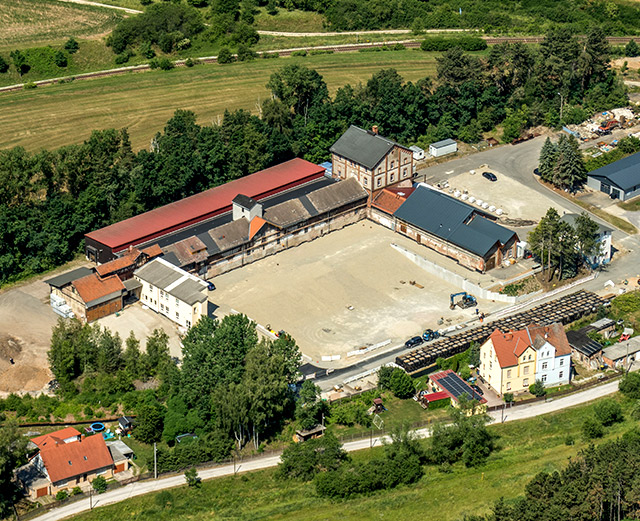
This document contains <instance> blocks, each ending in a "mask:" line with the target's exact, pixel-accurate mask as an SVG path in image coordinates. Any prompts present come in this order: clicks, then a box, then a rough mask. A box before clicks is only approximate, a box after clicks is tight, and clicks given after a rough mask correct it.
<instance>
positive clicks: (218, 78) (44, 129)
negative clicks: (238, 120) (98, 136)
mask: <svg viewBox="0 0 640 521" xmlns="http://www.w3.org/2000/svg"><path fill="white" fill-rule="evenodd" d="M436 56H437V53H423V52H415V51H410V50H407V51H394V52H376V53H343V54H330V55H315V56H306V57H291V58H278V59H271V60H262V59H258V60H255V61H253V62H244V63H233V64H229V65H198V66H196V67H193V68H182V67H181V68H178V69H174V70H171V71H167V72H165V71H158V70H156V71H150V72H143V73H128V74H123V75H120V76H112V77H107V78H99V79H94V80H86V81H76V82H71V83H66V84H59V85H52V86H47V87H40V88H37V89H33V90H23V91H17V92H11V93H4V94H2V95H0V112H1V113H2V114H3V125H2V127H0V143H2V146H3V147H12V146H17V145H21V146H24V147H25V148H27V149H29V150H37V149H40V148H45V147H46V148H48V149H53V148H57V147H60V146H62V145H67V144H72V143H81V142H82V141H84V140H85V139H87V138H88V137H89V136H90V134H91V131H92V130H93V129H106V128H121V127H128V128H129V132H130V134H131V141H132V145H133V146H134V148H136V149H140V148H146V147H147V146H149V142H150V140H151V138H152V137H153V136H154V135H155V134H156V132H158V131H160V130H161V129H162V128H163V127H164V125H165V123H166V122H167V120H168V119H169V118H171V116H172V114H173V112H174V111H175V110H176V109H188V110H193V111H194V112H195V113H196V115H197V116H198V121H199V123H201V124H205V125H206V124H210V123H211V122H212V121H216V120H217V119H218V118H220V117H221V116H222V115H223V114H224V111H225V110H230V111H233V110H236V109H246V110H250V111H252V112H257V108H258V106H259V105H260V104H261V103H262V101H264V100H265V99H267V98H268V96H269V93H268V91H267V89H266V87H265V85H266V83H267V81H268V80H269V77H270V75H271V74H272V73H273V72H274V71H275V70H277V69H279V68H280V67H283V66H284V65H285V64H290V63H296V64H300V65H304V66H306V67H309V68H313V69H315V70H317V71H318V72H319V73H320V74H321V75H322V76H323V78H324V79H325V81H326V82H327V85H328V86H329V90H330V92H331V93H335V91H336V90H337V89H338V88H339V87H341V86H343V85H345V84H347V83H351V84H352V85H355V84H357V83H359V82H365V81H367V80H368V79H369V78H370V77H371V76H372V74H374V73H375V72H377V71H379V70H380V69H384V68H388V67H393V68H395V69H396V70H397V71H398V72H399V73H400V74H401V75H402V76H403V77H404V78H405V79H406V80H411V81H415V80H417V79H419V78H424V77H426V76H434V75H435V69H436V62H435V58H436Z"/></svg>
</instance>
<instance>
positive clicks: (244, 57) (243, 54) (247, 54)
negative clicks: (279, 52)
mask: <svg viewBox="0 0 640 521" xmlns="http://www.w3.org/2000/svg"><path fill="white" fill-rule="evenodd" d="M257 56H258V55H257V54H256V53H255V52H254V51H252V50H251V49H249V47H247V46H246V45H243V44H241V45H239V46H238V61H240V62H246V61H251V60H253V59H255V58H256V57H257Z"/></svg>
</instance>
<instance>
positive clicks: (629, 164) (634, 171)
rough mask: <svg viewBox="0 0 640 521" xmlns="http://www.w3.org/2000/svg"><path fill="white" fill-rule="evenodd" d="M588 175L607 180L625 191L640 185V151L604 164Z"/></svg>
mask: <svg viewBox="0 0 640 521" xmlns="http://www.w3.org/2000/svg"><path fill="white" fill-rule="evenodd" d="M587 175H588V176H589V177H595V178H597V179H600V180H606V181H608V182H609V183H610V184H613V185H615V186H616V187H618V188H620V189H621V190H624V191H626V190H629V189H630V188H633V187H634V186H640V152H636V153H635V154H632V155H630V156H627V157H623V158H622V159H619V160H618V161H615V162H613V163H609V164H608V165H605V166H602V167H600V168H598V169H597V170H594V171H593V172H589V173H588V174H587Z"/></svg>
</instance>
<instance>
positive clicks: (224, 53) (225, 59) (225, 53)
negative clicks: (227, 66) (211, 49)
mask: <svg viewBox="0 0 640 521" xmlns="http://www.w3.org/2000/svg"><path fill="white" fill-rule="evenodd" d="M233 59H234V58H233V54H231V51H230V50H229V48H228V47H222V48H221V49H220V52H219V53H218V63H231V62H232V61H233Z"/></svg>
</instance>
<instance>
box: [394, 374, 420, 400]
mask: <svg viewBox="0 0 640 521" xmlns="http://www.w3.org/2000/svg"><path fill="white" fill-rule="evenodd" d="M389 384H390V387H391V391H392V392H393V394H394V395H396V396H397V397H398V398H410V397H411V396H413V395H414V394H415V391H416V387H415V383H414V381H413V378H411V377H410V376H409V375H408V374H407V373H405V372H404V371H403V370H402V369H400V368H398V367H396V368H395V369H394V371H393V374H392V375H391V379H390V381H389Z"/></svg>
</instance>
